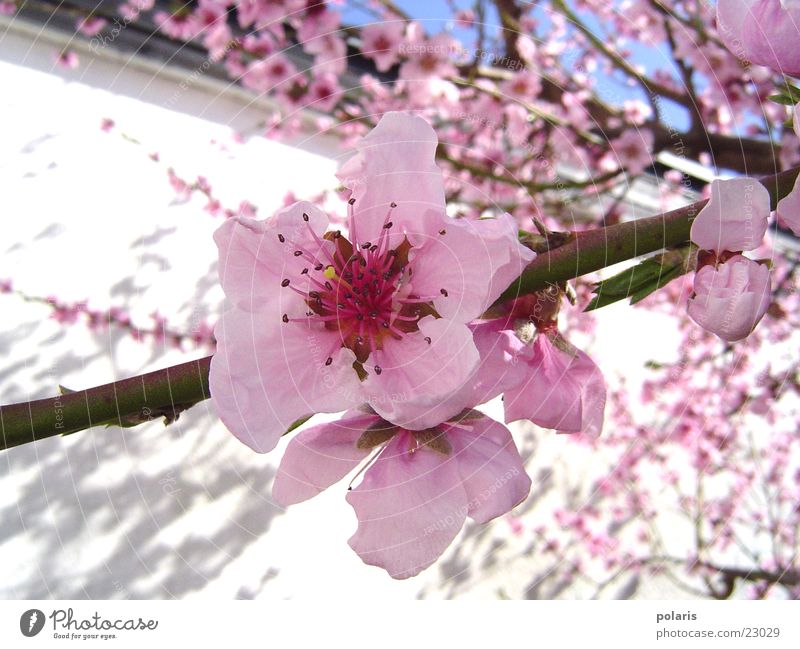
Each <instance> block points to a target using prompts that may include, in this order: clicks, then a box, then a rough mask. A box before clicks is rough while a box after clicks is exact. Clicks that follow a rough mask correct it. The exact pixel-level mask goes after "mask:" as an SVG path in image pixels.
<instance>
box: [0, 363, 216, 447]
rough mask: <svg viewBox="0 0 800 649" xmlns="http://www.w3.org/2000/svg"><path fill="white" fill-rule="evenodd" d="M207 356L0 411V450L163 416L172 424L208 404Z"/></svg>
mask: <svg viewBox="0 0 800 649" xmlns="http://www.w3.org/2000/svg"><path fill="white" fill-rule="evenodd" d="M210 363H211V357H210V356H209V357H207V358H201V359H199V360H196V361H190V362H188V363H181V364H180V365H174V366H172V367H167V368H166V369H163V370H157V371H156V372H149V373H147V374H142V375H141V376H134V377H132V378H130V379H123V380H122V381H116V382H114V383H107V384H106V385H100V386H98V387H96V388H89V389H88V390H79V391H76V392H69V393H68V394H62V395H59V396H55V397H50V398H49V399H39V400H38V401H30V402H28V403H17V404H14V405H10V406H0V441H1V442H2V445H1V446H0V448H3V449H5V448H11V447H12V446H19V445H20V444H27V443H28V442H34V441H36V440H39V439H44V438H45V437H54V436H56V435H67V434H69V433H75V432H77V431H79V430H85V429H87V428H92V427H93V426H101V425H111V426H126V427H127V426H135V425H137V424H141V423H144V422H146V421H150V420H152V419H157V418H159V417H166V419H167V421H171V420H174V419H176V418H177V417H178V415H179V414H180V413H181V412H182V411H184V410H186V409H187V408H189V407H191V406H193V405H194V404H196V403H198V402H199V401H203V400H204V399H208V397H209V390H208V368H209V365H210Z"/></svg>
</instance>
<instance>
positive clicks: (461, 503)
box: [272, 410, 531, 579]
mask: <svg viewBox="0 0 800 649" xmlns="http://www.w3.org/2000/svg"><path fill="white" fill-rule="evenodd" d="M376 448H377V449H379V450H378V454H377V456H376V457H375V459H374V461H371V462H370V463H369V465H368V467H369V468H367V469H366V471H365V472H364V476H363V479H362V481H361V483H360V484H359V485H358V486H357V487H355V488H354V489H352V490H350V491H348V493H347V502H349V503H350V505H352V507H353V509H354V510H355V512H356V516H357V517H358V530H357V531H356V533H355V534H354V535H353V536H352V538H351V539H350V541H349V543H350V547H352V548H353V549H354V550H355V551H356V552H357V553H358V555H359V556H360V557H361V559H362V560H363V561H364V562H365V563H368V564H370V565H374V566H379V567H381V568H383V569H385V570H386V571H387V572H388V573H389V574H390V575H391V576H392V577H394V578H395V579H405V578H408V577H413V576H414V575H416V574H418V573H419V572H420V571H421V570H424V569H425V568H427V567H428V566H430V565H431V564H432V563H433V562H434V561H436V559H437V558H438V557H439V556H440V555H441V554H442V552H444V550H445V549H446V548H447V546H449V545H450V543H451V542H452V541H453V539H454V538H455V536H456V534H458V532H459V530H460V529H461V527H462V526H463V524H464V521H465V519H466V517H467V516H469V517H470V518H472V519H473V520H475V521H476V522H478V523H486V522H487V521H490V520H491V519H493V518H496V517H498V516H501V515H502V514H505V513H507V512H509V511H510V510H511V509H513V508H514V507H515V506H516V505H518V504H519V503H520V502H522V501H523V500H524V499H525V498H526V497H527V495H528V493H529V491H530V486H531V481H530V478H529V477H528V475H527V474H526V473H525V469H524V466H523V464H522V459H521V458H520V456H519V452H518V451H517V448H516V446H515V445H514V441H513V439H512V438H511V434H510V433H509V432H508V429H507V428H506V427H505V426H502V425H501V424H498V423H497V422H494V421H492V420H491V419H488V418H487V417H485V416H483V415H482V414H481V413H479V412H477V411H474V410H468V411H465V412H463V413H461V415H460V416H459V417H458V418H456V419H455V420H453V421H449V422H446V423H443V424H440V425H438V426H436V427H435V428H427V429H425V430H407V429H404V428H400V427H396V426H392V425H391V424H389V423H388V422H386V421H384V420H383V419H381V418H380V417H378V416H376V415H374V414H367V413H365V412H364V411H359V410H352V411H350V412H348V413H345V415H344V417H343V418H342V419H341V420H340V421H337V422H333V423H329V424H322V425H320V426H315V427H313V428H309V429H307V430H305V431H302V432H300V433H298V434H297V435H295V437H294V438H293V439H292V440H291V441H290V442H289V445H288V446H287V448H286V453H285V454H284V456H283V459H282V460H281V464H280V467H279V468H278V474H277V476H276V477H275V483H274V486H273V490H272V493H273V496H274V498H275V500H276V501H277V502H278V503H279V504H281V505H283V506H284V507H285V506H288V505H291V504H294V503H298V502H302V501H304V500H307V499H309V498H311V497H313V496H315V495H317V494H318V493H320V492H321V491H323V490H324V489H327V488H328V487H329V486H331V485H333V484H335V483H336V482H338V481H339V480H341V479H342V478H343V477H344V476H345V475H347V474H348V473H349V472H350V471H352V470H353V469H355V468H356V467H357V466H358V465H359V464H361V463H362V462H363V461H364V460H366V459H367V457H368V456H369V455H370V454H371V453H373V451H374V450H375V449H376Z"/></svg>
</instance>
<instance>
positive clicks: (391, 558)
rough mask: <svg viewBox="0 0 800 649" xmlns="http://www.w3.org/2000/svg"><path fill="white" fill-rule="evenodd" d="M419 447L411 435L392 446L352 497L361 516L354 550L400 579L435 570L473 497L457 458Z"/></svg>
mask: <svg viewBox="0 0 800 649" xmlns="http://www.w3.org/2000/svg"><path fill="white" fill-rule="evenodd" d="M413 446H414V441H413V438H412V437H411V435H410V434H409V433H401V434H399V435H397V436H396V437H395V438H394V439H392V441H391V442H389V444H388V446H387V447H386V449H384V451H383V453H381V455H380V456H379V457H378V459H377V461H376V462H375V464H374V465H373V466H371V467H370V468H369V469H368V470H367V472H366V474H365V475H364V480H363V481H362V482H361V484H360V485H358V487H356V488H355V489H353V490H352V491H350V492H349V493H348V494H347V502H349V503H350V504H351V505H352V507H353V509H354V510H355V512H356V516H357V517H358V530H357V531H356V533H355V534H354V535H353V536H352V537H351V538H350V541H349V543H350V547H351V548H353V550H355V551H356V552H357V553H358V555H359V556H360V557H361V559H362V560H363V561H364V563H367V564H369V565H372V566H378V567H380V568H383V569H384V570H386V571H387V572H388V573H389V574H390V575H391V576H392V577H394V578H395V579H406V578H408V577H413V576H414V575H416V574H418V573H419V572H420V571H422V570H424V569H425V568H427V567H428V566H430V565H431V564H432V563H433V562H434V561H436V559H438V558H439V556H440V555H441V554H442V552H444V551H445V549H446V548H447V546H449V545H450V543H451V542H452V541H453V539H454V538H455V536H456V534H458V532H459V530H460V529H461V527H462V526H463V524H464V520H465V518H466V512H467V509H468V508H467V495H466V493H465V492H464V488H463V487H462V485H461V476H460V475H459V471H458V466H457V464H456V462H454V461H453V460H452V458H450V457H447V456H444V455H440V454H439V453H437V452H435V451H432V450H430V449H428V448H425V447H422V448H420V449H418V450H417V451H416V452H413V453H411V452H409V448H411V447H413Z"/></svg>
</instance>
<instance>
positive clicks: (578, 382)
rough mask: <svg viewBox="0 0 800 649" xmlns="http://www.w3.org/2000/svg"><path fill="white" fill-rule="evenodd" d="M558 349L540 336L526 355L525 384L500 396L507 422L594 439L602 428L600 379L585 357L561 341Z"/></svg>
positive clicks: (602, 385) (603, 392)
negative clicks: (523, 422)
mask: <svg viewBox="0 0 800 649" xmlns="http://www.w3.org/2000/svg"><path fill="white" fill-rule="evenodd" d="M559 344H560V345H561V346H563V347H564V349H560V348H559V347H558V346H557V345H556V344H553V342H552V341H551V340H550V338H549V337H548V336H547V335H543V334H539V335H537V337H536V339H535V340H534V341H533V346H532V350H531V351H530V352H529V354H530V355H529V358H528V359H527V361H526V362H527V364H528V372H529V374H528V378H527V380H526V381H524V382H523V383H521V384H520V385H518V386H517V387H515V388H512V389H511V390H507V391H506V393H505V396H504V404H505V418H506V422H510V421H516V420H518V419H530V420H531V421H532V422H533V423H535V424H536V425H538V426H542V427H543V428H553V429H555V430H558V431H559V432H568V433H577V432H582V433H586V434H588V435H592V436H597V435H599V434H600V431H601V430H602V426H603V413H604V410H605V402H606V387H605V381H604V380H603V375H602V373H601V372H600V370H599V369H598V367H597V365H595V364H594V362H593V361H592V359H591V358H589V357H588V356H587V355H586V354H585V353H584V352H582V351H580V350H579V349H575V347H573V346H572V345H569V344H568V343H566V341H564V340H563V339H560V341H559Z"/></svg>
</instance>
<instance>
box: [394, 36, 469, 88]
mask: <svg viewBox="0 0 800 649" xmlns="http://www.w3.org/2000/svg"><path fill="white" fill-rule="evenodd" d="M401 49H402V53H405V54H406V56H407V58H408V60H407V61H406V62H405V63H403V65H402V66H400V78H401V79H405V80H409V81H417V80H421V79H439V78H447V77H450V76H453V75H454V74H455V67H454V66H453V62H452V58H453V55H454V54H458V53H460V52H461V51H462V50H461V47H460V45H459V44H458V41H456V40H455V39H454V38H453V37H452V36H448V35H447V34H436V36H433V37H432V38H429V39H427V40H416V39H413V40H411V42H410V43H408V44H406V45H405V46H403V48H401Z"/></svg>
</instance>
